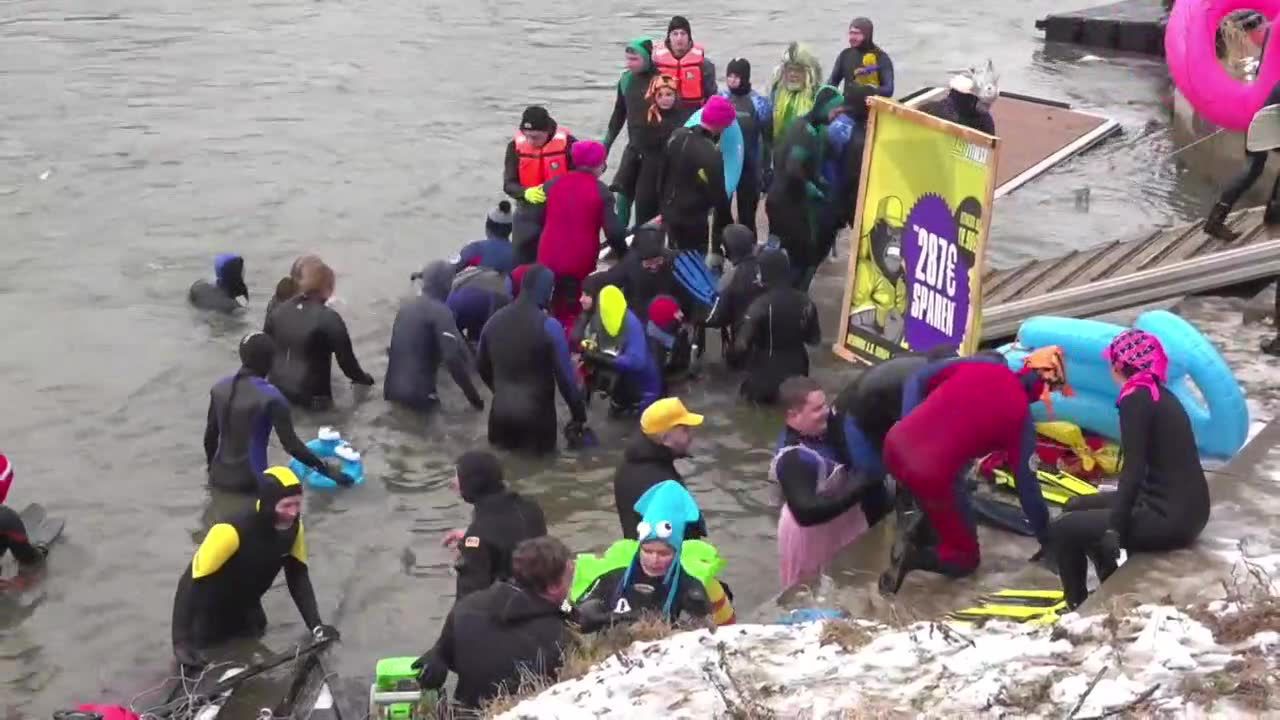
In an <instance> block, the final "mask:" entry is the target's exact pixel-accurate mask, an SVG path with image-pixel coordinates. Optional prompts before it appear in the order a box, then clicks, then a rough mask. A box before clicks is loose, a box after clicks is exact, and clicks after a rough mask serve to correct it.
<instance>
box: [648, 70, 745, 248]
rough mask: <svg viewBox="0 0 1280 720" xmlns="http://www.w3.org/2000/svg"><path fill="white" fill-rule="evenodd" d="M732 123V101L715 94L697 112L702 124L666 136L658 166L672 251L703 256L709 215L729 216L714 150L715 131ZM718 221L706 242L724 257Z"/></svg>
mask: <svg viewBox="0 0 1280 720" xmlns="http://www.w3.org/2000/svg"><path fill="white" fill-rule="evenodd" d="M736 119H737V111H736V110H734V109H733V103H731V102H729V101H728V100H726V99H725V98H722V97H720V96H719V95H716V96H714V97H712V98H711V99H710V100H708V101H707V104H706V105H705V106H703V108H702V123H701V124H700V125H698V126H697V127H682V128H680V129H679V130H676V131H675V132H674V133H672V134H671V140H670V141H669V142H668V143H667V150H666V158H665V160H664V161H663V167H662V182H661V201H662V224H663V226H664V227H666V229H667V237H668V238H669V239H670V241H671V246H672V247H673V248H675V249H676V250H694V251H697V252H700V253H704V254H705V253H706V252H707V231H708V227H709V223H708V220H707V215H708V213H711V212H712V211H714V212H715V213H716V217H717V218H721V219H723V218H727V217H730V213H731V212H732V208H731V206H730V205H729V196H728V195H727V194H726V193H725V186H724V156H723V155H721V154H720V150H719V149H718V148H717V147H716V142H717V141H718V139H719V137H720V133H722V132H724V129H725V128H727V127H729V126H730V125H732V124H733V122H734V120H736ZM721 230H723V228H721V227H720V223H719V222H717V224H716V228H715V232H713V233H712V238H711V254H712V255H719V256H721V257H723V255H724V251H723V250H722V249H721V241H722V238H721V237H720V231H721Z"/></svg>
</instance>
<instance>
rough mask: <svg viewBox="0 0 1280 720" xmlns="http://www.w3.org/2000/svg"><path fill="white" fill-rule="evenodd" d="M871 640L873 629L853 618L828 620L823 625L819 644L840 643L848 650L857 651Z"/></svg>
mask: <svg viewBox="0 0 1280 720" xmlns="http://www.w3.org/2000/svg"><path fill="white" fill-rule="evenodd" d="M869 642H871V631H869V630H867V629H866V628H864V627H862V626H861V625H858V624H857V623H854V622H853V621H851V620H828V621H827V622H826V623H825V624H824V625H823V626H822V635H821V636H819V638H818V644H819V645H838V646H840V649H841V650H843V651H845V652H847V653H853V652H857V651H858V650H859V649H861V648H862V646H864V645H866V644H867V643H869Z"/></svg>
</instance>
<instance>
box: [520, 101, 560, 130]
mask: <svg viewBox="0 0 1280 720" xmlns="http://www.w3.org/2000/svg"><path fill="white" fill-rule="evenodd" d="M553 127H555V121H554V120H552V119H551V113H549V112H547V109H546V108H544V107H542V106H541V105H530V106H529V107H527V108H525V109H524V115H521V116H520V129H521V130H542V131H544V132H550V131H551V128H553Z"/></svg>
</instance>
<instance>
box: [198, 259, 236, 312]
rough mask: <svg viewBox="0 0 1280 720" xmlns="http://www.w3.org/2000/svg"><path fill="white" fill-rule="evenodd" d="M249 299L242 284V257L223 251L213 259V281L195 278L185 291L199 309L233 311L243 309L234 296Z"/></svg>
mask: <svg viewBox="0 0 1280 720" xmlns="http://www.w3.org/2000/svg"><path fill="white" fill-rule="evenodd" d="M241 297H242V298H244V299H245V300H246V301H247V300H248V299H249V288H248V287H247V286H246V285H245V284H244V258H242V257H240V256H239V255H233V254H230V253H223V254H221V255H219V256H218V257H216V258H214V260H213V282H209V281H208V280H197V281H195V282H194V283H193V284H192V285H191V289H190V290H188V291H187V299H188V300H190V301H191V304H192V305H195V306H196V307H198V308H200V309H201V310H215V311H217V312H223V313H233V312H236V311H238V310H242V309H244V306H243V305H241V304H240V302H239V301H238V300H236V298H241Z"/></svg>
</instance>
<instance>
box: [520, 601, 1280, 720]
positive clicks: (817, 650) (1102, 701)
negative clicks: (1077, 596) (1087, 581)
mask: <svg viewBox="0 0 1280 720" xmlns="http://www.w3.org/2000/svg"><path fill="white" fill-rule="evenodd" d="M1278 631H1280V601H1277V600H1276V598H1274V597H1271V598H1266V599H1260V600H1255V601H1249V602H1242V601H1237V602H1232V603H1228V602H1225V601H1219V602H1216V603H1212V604H1209V605H1202V606H1199V607H1196V608H1187V609H1178V608H1174V607H1170V606H1165V605H1142V606H1139V607H1137V608H1134V609H1132V610H1130V611H1127V612H1125V613H1123V614H1120V615H1116V614H1103V615H1095V616H1092V617H1080V616H1078V615H1074V614H1072V615H1067V616H1064V617H1063V619H1062V620H1061V621H1059V623H1058V624H1057V625H1056V626H1053V627H1029V626H1022V625H1015V624H1011V623H1005V622H992V623H988V624H987V625H985V626H983V627H975V626H971V625H964V624H959V623H941V622H921V623H915V624H913V625H910V626H907V627H903V628H892V627H888V626H885V625H879V624H875V623H870V622H865V621H860V620H850V621H831V622H818V623H809V624H806V625H799V626H782V625H740V626H731V627H727V628H721V629H719V630H718V631H716V632H714V633H712V632H709V631H707V630H697V631H691V632H685V633H681V634H678V635H674V636H672V637H670V638H667V639H665V640H659V641H656V642H646V643H636V644H634V645H632V646H631V647H630V648H628V649H627V650H625V651H622V652H620V653H617V654H616V655H614V656H612V657H611V658H609V659H608V660H606V661H605V662H603V663H601V664H600V665H598V666H596V667H595V669H593V670H592V671H591V672H589V673H587V674H586V675H584V676H583V677H580V678H577V679H574V680H570V681H567V682H563V683H560V684H558V685H555V686H552V687H551V688H549V689H547V690H545V691H543V692H542V693H541V694H539V695H536V696H534V697H532V698H529V699H527V700H525V701H523V702H522V703H520V704H519V705H517V706H515V707H514V708H513V709H511V710H509V711H507V712H506V713H504V714H502V715H499V716H498V717H501V718H506V719H507V720H526V719H527V720H532V719H535V718H547V719H548V720H549V719H551V718H555V719H557V720H572V719H574V718H598V717H637V718H639V717H664V718H713V717H733V718H843V717H864V716H874V715H882V714H885V713H890V714H893V713H906V714H908V715H916V716H918V715H925V716H946V715H952V716H957V715H958V716H962V717H975V716H981V717H1045V718H1048V717H1052V718H1062V717H1067V715H1066V713H1068V712H1069V711H1072V709H1074V711H1073V712H1071V715H1070V717H1075V718H1097V717H1102V716H1105V715H1108V714H1111V713H1115V712H1117V711H1120V710H1122V709H1133V710H1138V711H1147V712H1169V713H1174V714H1179V715H1182V714H1195V712H1196V711H1197V710H1202V711H1210V712H1212V714H1213V715H1214V716H1226V717H1231V716H1239V717H1257V716H1259V715H1260V714H1266V713H1267V711H1268V710H1277V709H1280V680H1278V679H1277V677H1278V676H1280V673H1278V672H1277V667H1278V666H1277V662H1278V661H1277V658H1280V632H1278Z"/></svg>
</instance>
